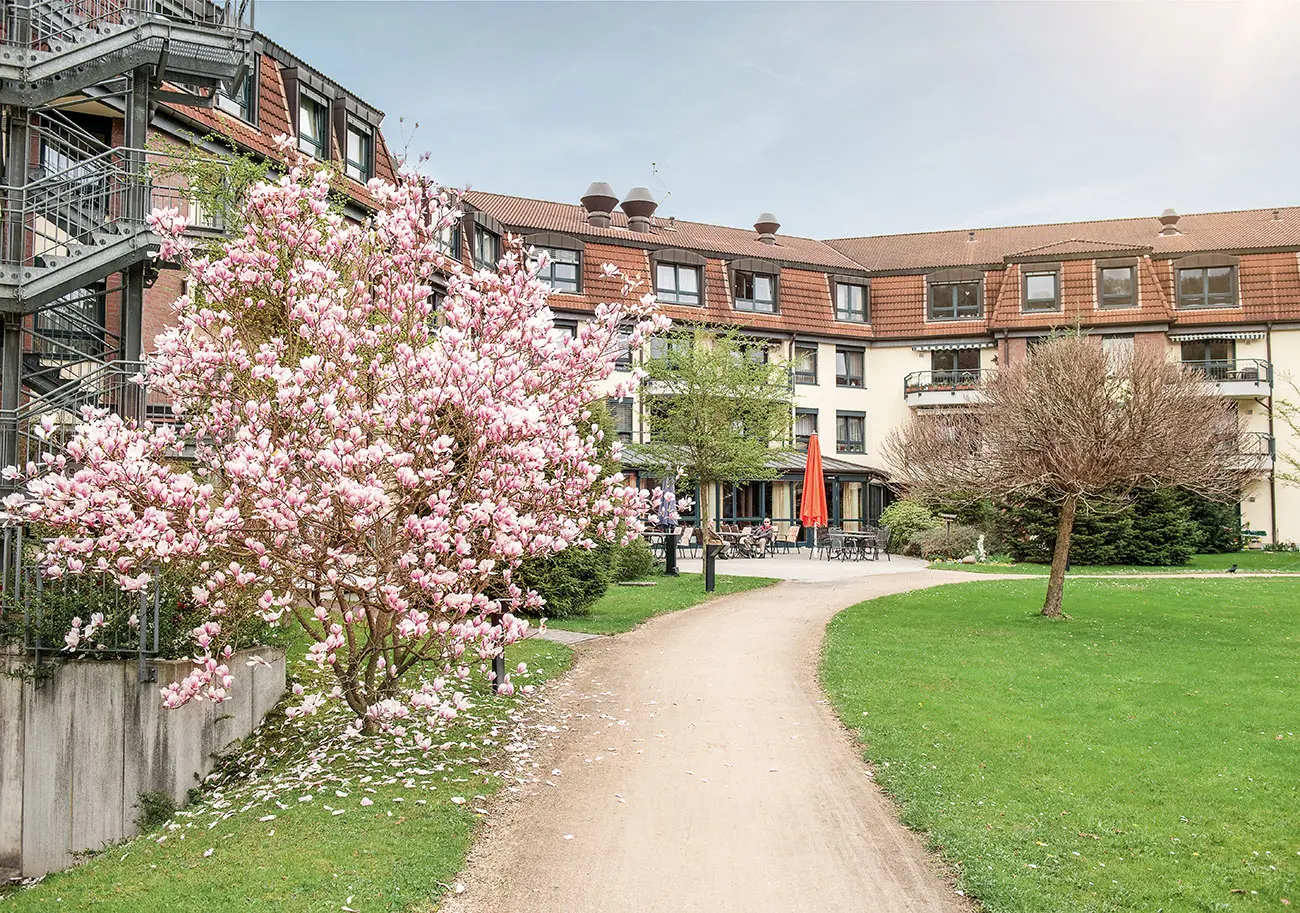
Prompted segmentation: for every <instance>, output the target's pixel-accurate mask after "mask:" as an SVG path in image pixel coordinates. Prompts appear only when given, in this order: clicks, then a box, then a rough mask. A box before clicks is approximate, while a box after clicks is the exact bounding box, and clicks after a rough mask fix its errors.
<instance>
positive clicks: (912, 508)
mask: <svg viewBox="0 0 1300 913" xmlns="http://www.w3.org/2000/svg"><path fill="white" fill-rule="evenodd" d="M880 525H881V526H888V527H889V547H890V550H891V551H905V550H906V548H907V544H908V543H909V542H911V541H912V537H913V536H915V535H916V534H917V533H920V532H924V531H925V530H927V529H934V528H935V527H936V526H938V525H939V521H938V520H936V519H935V517H934V514H932V513H930V509H929V508H928V507H926V506H925V505H924V504H922V503H921V502H920V501H910V500H908V499H907V498H902V499H900V500H898V501H895V502H894V503H893V504H890V505H889V506H888V507H886V508H885V509H884V511H883V512H882V513H881V514H880Z"/></svg>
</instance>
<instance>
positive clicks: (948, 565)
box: [930, 550, 1300, 575]
mask: <svg viewBox="0 0 1300 913" xmlns="http://www.w3.org/2000/svg"><path fill="white" fill-rule="evenodd" d="M1233 564H1235V565H1237V567H1238V568H1239V569H1240V570H1242V571H1293V572H1297V573H1300V552H1266V551H1262V550H1256V551H1248V552H1227V553H1225V554H1219V555H1193V556H1192V560H1191V561H1189V562H1188V563H1187V564H1176V565H1166V566H1144V565H1136V564H1132V565H1127V564H1126V565H1118V564H1116V565H1074V566H1073V567H1071V568H1070V573H1071V574H1076V575H1078V574H1178V573H1189V572H1192V571H1226V570H1227V569H1228V567H1230V566H1231V565H1233ZM930 567H932V568H935V569H937V570H943V571H971V572H973V573H976V574H1043V575H1046V574H1047V572H1048V571H1049V570H1051V568H1050V566H1049V565H1046V564H1030V563H1021V564H962V563H961V562H959V561H935V562H933V563H931V565H930Z"/></svg>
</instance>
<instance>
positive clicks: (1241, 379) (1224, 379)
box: [1183, 358, 1273, 396]
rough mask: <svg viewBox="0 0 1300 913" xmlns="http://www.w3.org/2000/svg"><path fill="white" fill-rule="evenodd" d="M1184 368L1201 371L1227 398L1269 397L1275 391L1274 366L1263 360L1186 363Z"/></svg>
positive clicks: (1245, 359) (1242, 359) (1234, 359)
mask: <svg viewBox="0 0 1300 913" xmlns="http://www.w3.org/2000/svg"><path fill="white" fill-rule="evenodd" d="M1183 367H1184V368H1189V369H1192V370H1195V371H1200V372H1201V373H1202V374H1204V375H1205V379H1206V380H1208V381H1211V382H1212V383H1213V384H1214V385H1215V386H1216V387H1217V388H1218V391H1219V392H1220V393H1222V394H1224V395H1225V396H1268V395H1269V394H1270V393H1271V392H1272V389H1273V366H1272V365H1271V364H1270V363H1269V362H1267V361H1264V360H1263V359H1262V358H1232V359H1226V360H1222V361H1184V362H1183Z"/></svg>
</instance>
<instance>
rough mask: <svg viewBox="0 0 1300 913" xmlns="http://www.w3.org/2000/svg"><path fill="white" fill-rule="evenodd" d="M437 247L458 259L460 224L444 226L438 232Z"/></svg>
mask: <svg viewBox="0 0 1300 913" xmlns="http://www.w3.org/2000/svg"><path fill="white" fill-rule="evenodd" d="M438 247H439V248H441V249H442V250H443V251H444V252H446V253H447V254H450V255H451V256H452V257H455V258H456V259H457V260H459V259H460V223H453V224H451V225H447V226H444V227H443V228H441V229H440V230H439V231H438Z"/></svg>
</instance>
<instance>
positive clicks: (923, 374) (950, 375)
mask: <svg viewBox="0 0 1300 913" xmlns="http://www.w3.org/2000/svg"><path fill="white" fill-rule="evenodd" d="M984 374H985V372H982V371H981V370H980V369H979V368H968V369H960V368H959V369H952V370H943V371H913V372H912V373H911V374H909V375H907V377H905V378H903V399H904V401H905V402H907V403H908V404H909V405H912V406H937V405H950V404H954V403H974V402H979V400H980V398H981V394H980V392H979V386H980V381H981V379H982V377H983V376H984Z"/></svg>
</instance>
